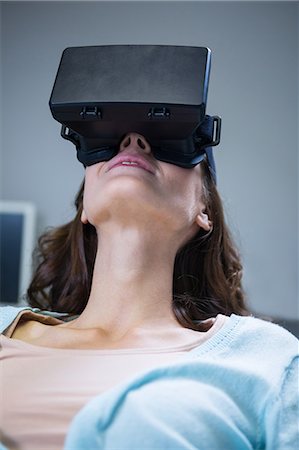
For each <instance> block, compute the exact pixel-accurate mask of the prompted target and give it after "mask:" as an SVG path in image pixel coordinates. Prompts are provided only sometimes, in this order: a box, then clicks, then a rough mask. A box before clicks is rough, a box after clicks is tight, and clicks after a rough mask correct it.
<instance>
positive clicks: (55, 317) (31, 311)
mask: <svg viewBox="0 0 299 450" xmlns="http://www.w3.org/2000/svg"><path fill="white" fill-rule="evenodd" d="M69 317H70V316H69V314H68V313H59V312H55V311H47V310H42V309H39V308H33V307H31V306H19V307H16V306H1V307H0V334H6V335H7V336H8V337H10V336H11V335H12V333H13V332H14V330H15V329H16V327H17V326H18V324H20V323H21V322H23V323H24V321H32V320H35V321H37V322H41V323H49V322H51V323H54V322H56V323H58V322H61V321H64V320H67V319H68V318H69ZM21 319H22V320H21Z"/></svg>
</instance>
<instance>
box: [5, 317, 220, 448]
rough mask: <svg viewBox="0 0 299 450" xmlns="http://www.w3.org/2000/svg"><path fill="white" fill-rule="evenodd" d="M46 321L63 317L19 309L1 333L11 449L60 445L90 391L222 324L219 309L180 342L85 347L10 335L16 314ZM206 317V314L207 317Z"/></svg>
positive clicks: (156, 362)
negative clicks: (204, 325)
mask: <svg viewBox="0 0 299 450" xmlns="http://www.w3.org/2000/svg"><path fill="white" fill-rule="evenodd" d="M25 315H28V319H31V320H32V318H33V317H34V320H38V321H40V322H43V323H47V324H53V325H54V324H58V323H61V320H59V319H56V318H53V317H45V316H42V315H41V314H36V313H32V312H30V311H23V313H20V314H19V315H18V317H17V318H16V319H15V321H14V322H13V324H12V325H11V326H10V327H9V328H7V329H6V332H5V335H3V334H2V335H1V336H0V350H1V352H0V362H1V366H0V385H1V391H2V392H1V407H0V418H1V420H0V423H1V433H0V435H1V434H2V436H1V438H2V442H3V443H4V445H6V446H7V447H9V448H10V449H20V450H35V449H36V450H37V449H38V450H43V449H44V450H54V449H55V450H58V449H62V448H63V443H64V440H65V436H66V433H67V429H68V426H69V424H70V422H71V420H72V418H73V417H74V415H75V414H76V413H77V412H78V411H79V410H80V409H81V408H82V407H83V406H84V405H85V404H86V403H87V402H88V401H89V400H91V399H92V398H93V397H94V396H96V395H99V394H101V393H103V392H104V391H107V390H108V389H110V388H112V387H114V386H116V385H117V384H118V383H121V382H124V381H127V380H128V379H130V378H132V377H134V376H135V375H138V374H140V373H141V372H144V371H146V370H149V369H153V368H155V367H158V366H161V365H165V364H171V363H175V362H177V361H178V360H179V359H180V358H183V357H184V355H186V352H188V351H190V350H192V349H194V348H196V347H197V346H199V345H201V344H202V343H203V342H205V341H207V340H208V339H210V337H211V336H212V335H214V334H215V333H216V332H217V331H218V330H219V329H220V328H221V327H222V325H223V324H224V322H225V319H226V317H225V316H223V315H221V314H219V315H218V316H217V317H216V318H215V319H212V322H211V328H210V329H209V330H208V331H207V332H205V333H202V332H199V333H198V338H197V339H196V340H194V338H193V340H192V341H191V342H190V343H189V344H187V345H183V346H177V347H165V348H146V349H135V348H134V349H119V350H115V349H113V350H102V349H101V350H94V349H93V350H85V349H60V348H49V347H42V346H37V345H33V344H29V343H27V342H24V341H21V340H18V339H11V338H10V336H11V335H12V333H13V330H14V328H15V327H16V325H17V323H18V321H19V320H20V317H21V316H23V320H24V316H25ZM209 320H210V319H209Z"/></svg>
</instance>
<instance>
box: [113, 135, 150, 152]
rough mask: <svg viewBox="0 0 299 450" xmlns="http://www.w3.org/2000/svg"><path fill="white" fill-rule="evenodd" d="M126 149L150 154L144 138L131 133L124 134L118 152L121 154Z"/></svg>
mask: <svg viewBox="0 0 299 450" xmlns="http://www.w3.org/2000/svg"><path fill="white" fill-rule="evenodd" d="M128 149H134V150H142V151H143V152H145V153H150V152H151V147H150V145H149V143H148V142H147V140H146V139H145V137H144V136H142V135H141V134H138V133H133V132H132V133H128V134H126V136H125V137H124V138H123V140H122V141H121V143H120V147H119V150H120V151H121V152H122V151H124V150H128Z"/></svg>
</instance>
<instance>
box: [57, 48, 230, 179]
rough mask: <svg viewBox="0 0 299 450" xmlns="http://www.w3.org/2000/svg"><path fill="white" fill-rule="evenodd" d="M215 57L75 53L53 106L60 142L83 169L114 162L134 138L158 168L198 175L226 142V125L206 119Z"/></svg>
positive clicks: (200, 53)
mask: <svg viewBox="0 0 299 450" xmlns="http://www.w3.org/2000/svg"><path fill="white" fill-rule="evenodd" d="M210 66H211V51H210V49H208V48H206V47H188V46H172V45H103V46H88V47H69V48H66V49H65V50H64V52H63V54H62V57H61V61H60V65H59V68H58V72H57V75H56V79H55V83H54V87H53V90H52V94H51V98H50V102H49V104H50V109H51V112H52V115H53V117H54V119H56V120H57V121H58V122H60V123H61V124H62V129H61V135H62V137H63V138H65V139H67V140H69V141H71V142H72V143H73V144H74V145H75V146H76V150H77V158H78V160H79V161H80V162H81V163H82V164H84V166H90V165H92V164H95V163H97V162H100V161H107V160H109V159H111V158H112V157H113V156H115V155H116V154H117V152H118V150H119V145H120V142H121V141H122V139H123V138H124V136H125V135H126V134H127V133H129V132H136V133H139V134H141V135H143V136H144V137H145V138H146V140H147V141H148V143H149V144H150V146H151V150H152V153H153V155H154V157H155V158H157V159H158V160H161V161H164V162H168V163H172V164H175V165H178V166H181V167H184V168H192V167H194V166H195V165H197V164H198V163H199V162H200V161H202V159H203V158H204V157H205V155H207V160H208V164H209V167H210V170H211V173H212V175H213V177H214V179H215V180H216V173H215V164H214V158H213V153H212V149H211V147H213V146H215V145H218V144H219V142H220V132H221V119H220V117H218V116H208V115H206V104H207V95H208V83H209V74H210Z"/></svg>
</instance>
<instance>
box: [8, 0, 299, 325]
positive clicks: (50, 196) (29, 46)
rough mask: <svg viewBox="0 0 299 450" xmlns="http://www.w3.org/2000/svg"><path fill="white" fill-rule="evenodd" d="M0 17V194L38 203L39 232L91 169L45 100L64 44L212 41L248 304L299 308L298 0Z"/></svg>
mask: <svg viewBox="0 0 299 450" xmlns="http://www.w3.org/2000/svg"><path fill="white" fill-rule="evenodd" d="M1 22H2V23H1V24H2V27H1V51H2V53H1V57H2V61H1V75H2V103H1V128H2V135H1V163H2V169H1V196H2V198H3V199H7V200H29V201H32V202H34V203H35V204H36V206H37V211H38V233H40V232H42V231H43V230H44V229H45V227H48V226H55V225H59V224H61V223H63V222H65V221H68V220H70V219H71V218H72V215H73V212H74V208H73V204H72V202H73V197H74V194H75V192H76V191H77V188H78V187H79V184H80V182H81V180H82V178H83V176H84V171H83V168H82V167H81V166H80V164H79V163H78V162H77V161H76V159H75V152H74V149H73V147H72V145H71V144H70V143H68V142H66V141H63V140H62V139H61V138H60V136H59V133H60V126H59V124H58V123H56V122H55V121H54V120H53V119H52V118H51V115H50V111H49V108H48V100H49V96H50V92H51V88H52V85H53V81H54V77H55V74H56V70H57V66H58V63H59V60H60V56H61V52H62V50H63V49H64V48H65V47H67V46H81V45H97V44H119V43H122V44H126V43H127V44H175V45H203V46H208V47H210V48H211V49H212V52H213V56H212V58H213V62H212V73H211V79H210V91H209V101H208V113H210V114H219V115H221V116H222V118H223V133H222V142H221V147H220V148H219V149H217V150H216V151H215V154H216V160H217V166H218V174H219V175H218V179H219V189H220V192H221V195H222V198H223V201H224V204H225V208H226V212H227V218H228V221H229V223H230V225H231V228H232V230H233V233H234V235H235V238H236V241H237V243H238V245H239V247H240V250H241V253H242V256H243V261H244V268H245V270H244V284H245V288H246V291H247V294H248V298H249V303H250V305H251V306H252V307H253V308H254V310H255V311H258V312H259V313H264V314H270V315H275V316H276V315H280V316H284V317H289V318H292V317H294V316H296V317H298V316H299V312H298V258H297V256H298V228H297V225H298V164H297V151H298V133H297V128H298V3H297V2H125V1H122V2H113V1H110V2H69V1H68V2H3V3H2V4H1Z"/></svg>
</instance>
